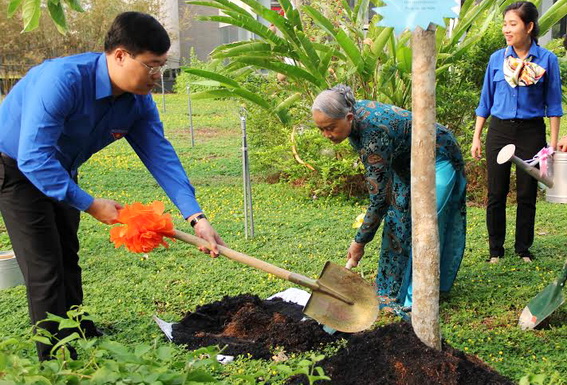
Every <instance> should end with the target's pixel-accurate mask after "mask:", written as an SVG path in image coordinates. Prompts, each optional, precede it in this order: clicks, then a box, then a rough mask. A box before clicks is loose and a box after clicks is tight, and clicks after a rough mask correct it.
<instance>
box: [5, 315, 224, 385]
mask: <svg viewBox="0 0 567 385" xmlns="http://www.w3.org/2000/svg"><path fill="white" fill-rule="evenodd" d="M67 316H68V318H64V317H58V316H54V315H52V314H50V315H48V317H47V319H46V320H47V321H50V322H55V323H57V324H58V325H59V330H63V329H78V330H79V331H78V332H73V333H72V334H70V335H69V336H67V337H65V338H63V339H61V340H60V341H58V342H57V343H56V344H55V345H54V346H53V349H52V351H53V353H54V357H55V359H53V360H51V361H46V362H43V363H42V365H37V363H36V362H34V361H32V360H30V359H26V358H22V357H21V355H20V351H21V350H22V349H23V348H27V347H28V346H27V345H28V344H29V343H30V342H31V341H39V342H43V343H46V344H50V338H52V336H51V335H50V334H49V332H47V331H46V330H45V329H42V328H37V329H36V330H37V334H34V335H33V336H31V337H30V339H29V341H30V342H27V341H22V340H18V339H15V338H8V339H5V340H4V341H2V342H1V343H0V384H12V383H15V384H24V383H25V384H31V383H33V384H73V383H75V384H87V383H88V384H95V385H96V384H101V385H102V384H120V383H130V384H156V385H157V384H163V385H166V384H169V385H177V384H204V383H207V384H211V383H214V384H219V383H220V382H219V381H218V380H217V379H216V378H215V377H214V376H213V375H212V374H211V371H213V372H214V371H218V369H219V367H220V364H219V363H218V362H217V360H216V355H217V354H218V349H216V348H213V347H209V348H201V349H197V350H195V351H193V352H190V353H189V354H188V356H187V357H183V355H182V354H181V353H180V350H179V348H177V347H174V346H167V345H166V346H163V345H161V346H160V345H159V344H157V341H154V344H153V345H147V344H138V345H135V346H127V345H124V344H122V343H119V342H115V341H110V340H103V341H100V340H96V339H93V340H87V339H86V338H85V337H84V334H83V332H82V331H81V330H80V328H79V325H80V322H81V320H84V319H87V318H88V316H87V315H86V314H85V312H84V310H83V309H77V308H75V309H72V310H70V311H68V312H67ZM71 343H72V344H73V345H75V346H76V347H77V350H78V353H79V358H78V359H76V360H73V359H71V358H70V355H69V350H68V348H67V346H68V345H69V344H71Z"/></svg>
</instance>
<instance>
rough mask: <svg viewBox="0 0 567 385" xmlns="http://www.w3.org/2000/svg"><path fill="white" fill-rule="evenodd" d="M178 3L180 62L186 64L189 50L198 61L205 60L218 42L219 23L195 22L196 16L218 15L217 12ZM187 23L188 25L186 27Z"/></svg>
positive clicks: (180, 1) (211, 9) (198, 6)
mask: <svg viewBox="0 0 567 385" xmlns="http://www.w3.org/2000/svg"><path fill="white" fill-rule="evenodd" d="M178 1H179V18H180V49H181V62H182V64H188V62H187V61H188V60H189V52H190V50H191V48H193V49H194V50H195V54H196V55H197V57H198V58H199V59H200V60H207V59H208V56H209V53H210V52H211V51H212V50H213V49H215V48H216V47H217V46H218V45H219V44H221V41H220V31H219V23H216V22H209V21H200V20H196V17H195V16H197V15H218V10H216V9H214V8H210V7H204V6H200V5H189V4H186V3H185V0H178ZM187 22H188V23H189V24H188V26H187Z"/></svg>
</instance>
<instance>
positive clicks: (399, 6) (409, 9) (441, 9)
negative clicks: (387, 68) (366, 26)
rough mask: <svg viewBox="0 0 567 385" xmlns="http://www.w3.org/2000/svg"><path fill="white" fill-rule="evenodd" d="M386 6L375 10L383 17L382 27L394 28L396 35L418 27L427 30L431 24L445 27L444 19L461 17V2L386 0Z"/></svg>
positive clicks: (379, 24)
mask: <svg viewBox="0 0 567 385" xmlns="http://www.w3.org/2000/svg"><path fill="white" fill-rule="evenodd" d="M384 3H385V4H386V5H385V6H383V7H380V8H373V10H374V11H375V12H376V13H378V14H380V15H382V20H380V21H379V22H378V24H377V25H378V26H381V27H393V28H394V31H395V32H396V34H400V33H402V32H403V31H404V30H405V29H409V30H410V31H413V30H414V29H415V28H416V27H421V28H423V29H427V28H428V27H429V24H431V23H433V24H437V25H444V23H445V22H444V21H443V18H445V17H449V18H455V17H459V14H458V9H459V6H460V3H461V2H460V1H459V0H384Z"/></svg>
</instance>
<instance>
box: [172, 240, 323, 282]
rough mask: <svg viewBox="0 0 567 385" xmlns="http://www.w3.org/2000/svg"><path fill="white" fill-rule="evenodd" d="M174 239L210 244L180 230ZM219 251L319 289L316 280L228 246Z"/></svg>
mask: <svg viewBox="0 0 567 385" xmlns="http://www.w3.org/2000/svg"><path fill="white" fill-rule="evenodd" d="M173 237H174V238H175V239H179V240H180V241H183V242H187V243H190V244H192V245H195V246H197V247H201V246H203V247H207V248H208V247H209V242H207V241H205V240H204V239H202V238H199V237H196V236H194V235H191V234H187V233H184V232H182V231H179V230H175V234H174V236H173ZM218 249H219V252H220V253H221V254H222V255H224V256H225V257H227V258H229V259H232V260H233V261H236V262H240V263H243V264H245V265H248V266H251V267H253V268H255V269H259V270H262V271H265V272H266V273H270V274H273V275H275V276H276V277H279V278H282V279H285V280H286V281H290V282H293V283H297V284H298V285H301V286H306V287H308V288H310V289H313V290H318V289H319V284H318V283H317V281H316V280H314V279H311V278H307V277H305V276H303V275H301V274H297V273H293V272H291V271H288V270H285V269H282V268H281V267H277V266H274V265H272V264H270V263H268V262H264V261H262V260H260V259H257V258H254V257H251V256H249V255H246V254H243V253H241V252H238V251H235V250H232V249H229V248H228V247H226V246H221V245H218Z"/></svg>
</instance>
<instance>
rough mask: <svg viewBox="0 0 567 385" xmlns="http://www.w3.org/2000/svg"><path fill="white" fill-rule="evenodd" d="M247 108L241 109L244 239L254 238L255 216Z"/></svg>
mask: <svg viewBox="0 0 567 385" xmlns="http://www.w3.org/2000/svg"><path fill="white" fill-rule="evenodd" d="M246 115H247V111H246V108H244V107H240V126H241V127H242V179H243V183H244V237H245V238H246V239H248V236H249V235H250V238H253V237H254V215H253V212H252V211H253V210H252V186H251V184H250V169H249V166H248V144H247V141H246Z"/></svg>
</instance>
